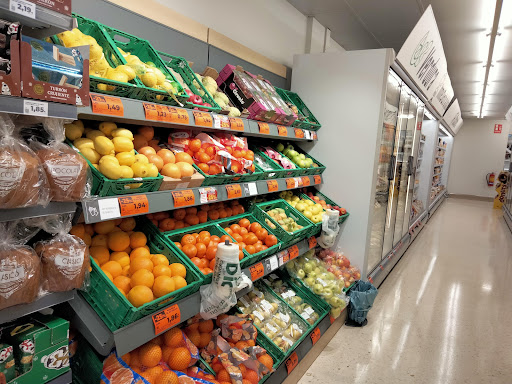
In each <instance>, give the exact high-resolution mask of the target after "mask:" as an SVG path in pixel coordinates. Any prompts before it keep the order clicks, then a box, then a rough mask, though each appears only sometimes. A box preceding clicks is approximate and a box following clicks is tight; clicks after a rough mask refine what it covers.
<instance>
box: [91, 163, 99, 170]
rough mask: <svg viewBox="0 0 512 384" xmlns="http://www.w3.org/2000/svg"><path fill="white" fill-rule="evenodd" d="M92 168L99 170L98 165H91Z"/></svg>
mask: <svg viewBox="0 0 512 384" xmlns="http://www.w3.org/2000/svg"><path fill="white" fill-rule="evenodd" d="M92 166H93V167H94V168H96V169H97V170H98V171H99V170H100V166H99V165H98V164H93V165H92Z"/></svg>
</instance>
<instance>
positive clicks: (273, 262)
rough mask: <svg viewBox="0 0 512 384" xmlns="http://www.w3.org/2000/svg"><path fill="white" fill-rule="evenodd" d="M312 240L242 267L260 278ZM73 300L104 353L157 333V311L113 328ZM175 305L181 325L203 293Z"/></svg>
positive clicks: (79, 319) (76, 317) (82, 324)
mask: <svg viewBox="0 0 512 384" xmlns="http://www.w3.org/2000/svg"><path fill="white" fill-rule="evenodd" d="M309 240H310V239H305V240H302V241H300V242H298V243H296V244H294V245H292V246H291V247H288V248H287V249H285V250H282V251H280V252H278V253H277V254H275V255H272V256H269V257H267V258H265V259H263V260H261V261H259V262H257V263H256V264H254V265H251V266H249V267H247V268H245V269H243V270H242V271H243V272H244V273H245V274H246V275H247V276H248V277H249V278H251V279H252V280H253V281H256V280H258V279H260V278H262V277H264V276H265V275H268V274H269V273H271V272H272V271H274V270H276V269H277V268H279V267H280V266H281V265H284V264H286V263H287V262H288V261H289V260H290V259H292V260H293V259H294V258H296V257H298V256H300V255H302V254H304V253H305V252H307V251H308V250H309V249H310V247H309V244H310V243H309ZM311 240H312V239H311ZM249 291H250V289H242V290H241V291H239V292H238V293H237V296H238V297H241V296H243V295H245V294H246V293H248V292H249ZM69 304H70V306H71V308H72V309H73V312H74V313H73V317H72V322H73V324H74V325H75V327H76V328H77V329H78V330H79V331H80V333H81V334H82V335H84V337H85V338H86V339H87V340H88V341H89V343H90V344H91V345H92V346H93V348H94V349H95V350H96V351H97V352H98V353H99V354H101V355H103V356H106V355H108V354H109V353H110V351H111V350H112V348H114V347H116V349H117V353H118V354H120V355H124V354H125V353H127V352H130V351H131V350H133V349H135V348H137V347H139V346H141V345H142V344H145V343H147V342H148V341H150V340H151V339H153V338H154V337H155V336H156V335H155V326H154V323H153V315H154V314H152V315H148V316H146V317H144V318H142V319H140V320H138V321H136V322H134V323H131V324H129V325H127V326H126V327H123V328H120V329H118V330H116V331H114V332H111V331H110V330H109V329H108V328H107V326H106V325H105V323H104V322H103V321H102V320H101V319H100V317H99V316H98V315H97V314H96V312H94V310H93V309H92V307H91V306H89V304H88V303H87V301H85V299H84V298H83V297H82V296H80V295H79V294H78V295H76V297H75V299H74V300H72V301H70V303H69ZM174 305H177V307H178V308H179V313H180V317H179V321H178V322H177V323H176V324H175V325H178V324H180V323H182V322H184V321H186V320H188V319H189V318H191V317H193V316H195V315H196V314H198V313H199V309H200V305H201V294H200V292H196V293H194V294H192V295H190V296H187V297H185V298H184V299H182V300H180V301H178V302H177V303H174V304H171V305H170V306H169V307H172V306H174ZM169 307H162V309H161V310H160V311H159V312H157V313H160V312H162V311H165V310H166V309H168V308H169Z"/></svg>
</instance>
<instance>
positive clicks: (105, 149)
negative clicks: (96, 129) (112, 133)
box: [94, 132, 114, 155]
mask: <svg viewBox="0 0 512 384" xmlns="http://www.w3.org/2000/svg"><path fill="white" fill-rule="evenodd" d="M102 134H103V132H102ZM94 149H96V151H97V152H98V153H99V154H100V155H108V154H110V152H111V151H113V150H114V143H113V142H112V140H110V139H109V138H108V137H106V136H97V137H96V138H95V139H94Z"/></svg>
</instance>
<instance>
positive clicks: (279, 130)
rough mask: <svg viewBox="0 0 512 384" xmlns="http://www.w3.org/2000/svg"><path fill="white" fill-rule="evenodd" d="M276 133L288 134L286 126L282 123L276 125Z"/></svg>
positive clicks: (280, 134)
mask: <svg viewBox="0 0 512 384" xmlns="http://www.w3.org/2000/svg"><path fill="white" fill-rule="evenodd" d="M277 134H278V135H279V136H288V128H286V127H285V126H282V125H278V126H277Z"/></svg>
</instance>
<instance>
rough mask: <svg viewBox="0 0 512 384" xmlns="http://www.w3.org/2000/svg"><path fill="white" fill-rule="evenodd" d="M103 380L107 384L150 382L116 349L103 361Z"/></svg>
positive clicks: (147, 383)
mask: <svg viewBox="0 0 512 384" xmlns="http://www.w3.org/2000/svg"><path fill="white" fill-rule="evenodd" d="M101 380H102V382H103V383H105V384H142V383H143V384H150V383H149V382H148V381H146V379H144V378H143V377H142V376H140V375H139V374H138V373H137V372H135V371H134V370H132V369H131V368H130V367H129V366H128V364H126V363H125V362H124V361H123V359H121V358H120V357H119V356H117V352H116V350H114V351H113V352H112V353H110V355H109V356H108V357H107V358H106V359H105V360H104V361H103V373H102V374H101Z"/></svg>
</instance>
